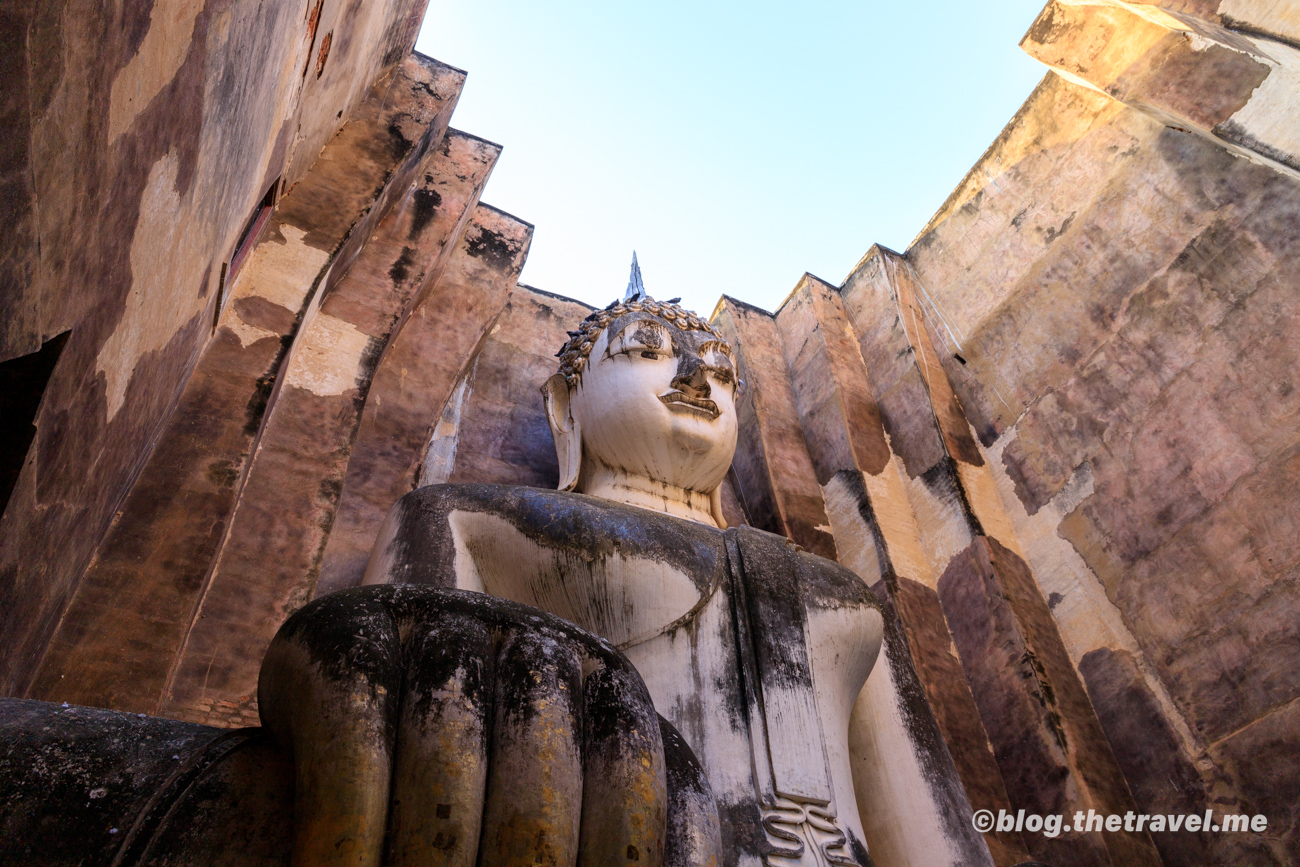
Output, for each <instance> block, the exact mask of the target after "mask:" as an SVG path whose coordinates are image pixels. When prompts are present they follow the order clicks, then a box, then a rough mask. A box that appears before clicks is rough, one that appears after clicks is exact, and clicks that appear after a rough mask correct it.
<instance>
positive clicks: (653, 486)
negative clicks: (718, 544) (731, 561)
mask: <svg viewBox="0 0 1300 867" xmlns="http://www.w3.org/2000/svg"><path fill="white" fill-rule="evenodd" d="M579 493H583V494H587V495H589V496H592V497H602V498H604V499H606V500H613V501H615V502H617V503H626V504H627V505H629V506H639V507H641V508H642V509H650V510H651V511H654V512H666V513H668V514H669V515H675V516H676V517H678V518H685V519H687V520H688V521H698V522H699V523H701V524H706V525H708V526H710V527H716V526H718V522H717V521H716V520H714V518H713V510H712V508H711V504H710V501H709V495H708V494H703V493H700V492H699V491H692V490H690V489H688V488H679V487H677V486H676V485H670V484H667V483H666V482H660V481H656V480H655V479H650V478H646V477H645V476H636V475H632V474H630V473H628V472H625V471H623V470H616V469H613V468H611V467H607V466H604V465H603V464H599V463H596V462H592V463H591V464H589V465H588V466H585V467H583V471H582V486H581V488H580V489H579Z"/></svg>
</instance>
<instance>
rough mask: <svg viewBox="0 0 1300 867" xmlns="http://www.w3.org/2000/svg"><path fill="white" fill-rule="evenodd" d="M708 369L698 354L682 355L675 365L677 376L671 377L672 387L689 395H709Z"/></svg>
mask: <svg viewBox="0 0 1300 867" xmlns="http://www.w3.org/2000/svg"><path fill="white" fill-rule="evenodd" d="M708 373H709V372H708V369H707V367H706V365H705V364H704V362H703V361H702V360H700V358H699V357H698V356H692V355H688V354H683V355H682V360H681V362H680V363H679V364H678V365H677V376H675V377H673V383H672V385H673V388H675V389H677V390H678V391H680V392H681V393H682V394H688V395H690V396H691V397H708V396H709V376H708Z"/></svg>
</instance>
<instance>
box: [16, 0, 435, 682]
mask: <svg viewBox="0 0 1300 867" xmlns="http://www.w3.org/2000/svg"><path fill="white" fill-rule="evenodd" d="M422 14H423V3H422V2H421V0H394V2H381V3H372V2H363V0H330V2H321V3H315V4H307V3H260V2H257V0H234V2H231V3H221V4H205V3H203V2H197V0H180V2H175V3H167V4H161V3H159V4H150V3H123V4H107V5H106V4H103V3H98V2H72V3H68V4H49V3H18V4H14V5H11V6H10V7H8V8H7V9H6V12H5V22H4V28H5V45H6V46H7V49H6V53H5V60H4V62H3V63H4V66H3V80H4V87H3V89H0V113H2V117H3V121H2V122H0V128H3V131H4V132H3V135H4V138H5V148H4V155H3V157H2V159H3V161H4V162H3V165H2V166H0V175H2V176H3V178H4V185H5V190H6V192H5V218H6V224H7V225H6V231H5V232H4V233H3V237H2V238H0V360H7V359H12V358H16V357H20V356H23V355H27V354H30V353H33V352H35V351H37V350H38V349H39V348H40V346H41V345H42V344H43V343H46V342H47V341H50V340H51V339H52V338H54V337H55V336H56V335H60V334H63V333H65V332H70V333H69V336H68V338H67V343H66V345H65V346H64V348H63V351H62V354H61V357H60V359H59V362H58V365H57V367H56V368H55V369H54V371H53V375H52V376H51V378H50V380H49V382H48V385H47V386H46V388H45V389H44V395H43V401H42V403H41V406H40V410H39V414H38V416H37V417H36V419H35V426H36V434H35V439H34V441H33V442H32V444H31V446H30V448H29V449H28V450H27V454H26V463H25V464H24V466H23V470H22V473H21V475H20V477H19V479H18V482H17V486H16V488H15V489H14V491H13V494H12V497H11V498H10V500H9V503H8V507H7V508H6V509H5V512H4V516H3V519H0V540H2V541H0V648H2V650H0V691H3V692H5V693H7V694H12V693H14V692H22V691H23V690H25V689H26V688H27V686H28V685H29V684H30V682H31V679H32V677H33V676H34V675H35V672H36V668H37V665H38V663H39V660H40V658H41V655H42V653H43V651H44V649H45V645H46V643H47V642H48V641H49V639H50V636H51V635H52V633H53V631H54V629H55V626H56V624H57V623H58V622H59V619H60V617H61V615H62V613H63V611H64V607H65V605H66V604H67V603H68V601H69V600H70V599H71V598H72V596H73V595H74V594H75V592H76V590H77V585H78V582H79V581H80V579H81V576H82V573H83V572H84V570H85V569H86V566H87V564H88V563H89V561H90V560H91V558H92V556H93V554H94V552H95V549H96V547H97V545H98V544H99V542H100V540H101V538H102V537H103V534H104V533H105V531H106V530H107V528H108V526H109V523H110V522H111V521H112V519H113V517H114V514H115V512H116V510H117V509H118V507H119V506H120V505H121V503H122V501H123V498H124V497H125V496H126V494H127V493H128V491H129V490H130V489H131V486H132V484H133V482H134V480H135V478H136V476H137V474H138V473H139V472H140V470H141V468H142V466H143V463H144V461H145V459H146V458H147V456H148V455H149V454H150V452H151V450H152V448H153V446H154V444H155V443H156V442H157V441H158V438H159V436H160V434H161V431H162V427H163V425H164V424H165V423H166V421H167V419H168V417H169V415H170V413H171V412H172V410H173V408H174V407H175V406H176V405H177V401H178V399H179V398H180V395H181V391H182V389H183V388H184V386H185V384H186V382H187V380H188V379H189V376H190V373H191V371H192V370H193V368H194V365H195V363H196V361H197V359H198V357H199V355H200V353H201V352H202V350H203V349H204V347H205V346H206V345H207V344H208V342H209V340H210V338H211V337H212V331H213V322H214V318H215V313H216V310H215V308H216V305H217V303H218V298H219V296H220V295H221V294H222V288H221V281H222V274H223V266H224V265H227V264H229V262H230V257H231V253H232V252H233V248H234V246H235V244H236V241H237V240H238V239H239V237H240V235H241V233H242V232H243V230H244V227H245V225H246V224H247V221H248V219H249V216H250V214H251V213H252V212H253V211H254V210H255V207H256V206H257V204H258V202H259V201H261V200H262V199H263V197H264V196H265V195H266V194H267V192H268V189H269V188H270V187H272V185H273V184H274V185H275V186H276V187H277V192H278V191H279V190H280V189H282V188H285V187H291V186H292V185H293V184H294V183H295V182H297V181H299V180H301V179H302V178H303V177H304V176H305V175H306V174H307V172H308V169H309V168H310V167H311V166H312V165H313V164H314V163H315V162H316V158H317V155H318V154H319V153H320V152H321V149H322V147H323V146H324V145H325V143H326V142H327V141H328V140H329V139H331V138H332V137H333V136H334V135H335V133H336V132H337V131H338V129H339V128H340V127H341V126H343V125H344V123H345V121H346V120H347V119H348V118H349V117H350V116H351V115H352V113H353V109H354V108H355V107H356V106H357V105H358V104H360V103H361V102H362V100H363V98H364V97H365V95H366V94H367V92H369V90H370V88H371V85H372V84H373V83H374V81H375V79H376V78H378V77H379V76H381V75H383V74H386V73H387V72H388V71H389V70H391V68H392V67H393V65H394V64H395V63H397V62H398V61H399V60H401V59H402V58H403V57H405V56H407V54H408V53H409V51H410V47H411V45H412V44H413V41H414V38H415V27H416V26H417V25H418V23H419V20H420V18H421V17H422ZM360 33H366V34H370V36H369V38H364V39H363V38H358V34H360ZM326 37H329V45H330V47H329V50H328V52H327V53H326V52H325V51H324V50H323V49H324V44H325V41H326ZM322 55H323V56H322ZM368 192H369V193H371V194H373V190H370V191H368ZM312 240H317V239H311V240H309V241H308V244H310V243H311V241H312ZM330 252H331V251H330V250H328V249H327V250H325V251H324V253H325V255H328V254H329V253H330ZM294 312H296V311H294Z"/></svg>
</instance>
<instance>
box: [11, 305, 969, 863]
mask: <svg viewBox="0 0 1300 867" xmlns="http://www.w3.org/2000/svg"><path fill="white" fill-rule="evenodd" d="M636 282H637V283H638V284H639V281H636ZM558 355H559V358H560V365H559V370H558V372H557V373H556V374H555V375H554V376H552V377H551V378H550V379H549V380H548V381H547V382H546V384H545V385H544V387H543V389H542V392H543V395H542V396H543V402H544V405H545V410H546V414H547V417H548V419H549V422H550V427H551V431H552V433H553V435H554V439H555V446H556V452H557V456H558V463H559V474H560V483H559V490H554V491H548V490H541V489H536V488H528V487H520V486H507V485H434V486H429V487H423V488H419V489H417V490H415V491H413V492H411V493H410V494H408V495H406V496H405V497H403V498H402V499H401V500H399V501H398V502H397V503H396V504H395V505H394V506H393V508H392V510H391V511H390V513H389V515H388V517H387V519H386V520H385V522H384V524H383V526H382V528H381V530H380V533H379V536H378V538H377V540H376V543H375V547H374V549H373V552H372V556H371V559H370V562H369V565H368V567H367V570H366V575H365V579H364V583H365V585H366V586H362V587H357V588H353V589H350V590H344V591H340V592H338V593H333V594H330V595H328V596H325V597H322V598H320V599H317V600H315V601H314V602H311V603H309V604H308V605H306V606H304V607H303V608H302V609H300V610H299V611H298V612H297V613H295V614H294V615H293V616H292V617H290V618H289V620H288V621H287V622H286V623H285V624H284V626H283V627H282V628H281V629H280V631H279V633H278V634H277V635H276V637H275V639H274V640H273V642H272V644H271V646H270V648H269V649H268V651H267V654H266V657H265V658H264V660H263V664H262V670H261V678H260V683H259V689H258V700H259V705H260V710H261V715H262V722H263V725H264V727H265V728H264V730H258V729H250V730H245V732H244V733H234V734H232V735H230V736H229V737H228V736H226V735H220V736H217V735H215V734H214V733H215V731H216V730H208V731H200V730H201V729H203V727H198V726H188V725H187V724H181V723H167V721H151V720H136V719H134V718H132V717H129V716H128V715H124V714H116V715H114V714H110V712H106V711H105V712H92V713H89V715H88V712H86V711H85V710H84V709H83V710H81V711H79V710H78V709H75V708H74V709H70V710H69V709H66V708H64V709H60V708H56V707H54V706H52V705H51V706H39V707H38V706H37V705H39V703H22V704H21V706H15V707H14V708H12V709H10V710H8V711H6V712H7V713H9V714H10V715H11V716H14V715H16V716H15V720H16V721H15V722H11V723H4V724H0V730H4V731H7V732H8V734H7V735H6V738H7V741H6V742H8V743H10V744H11V746H12V744H18V746H17V747H12V748H10V749H9V752H8V753H5V754H4V755H6V756H8V758H7V759H5V761H7V762H9V764H10V765H12V766H13V767H14V768H17V767H20V766H21V767H29V768H37V770H38V771H39V772H27V773H26V776H25V777H24V779H25V782H23V783H22V785H23V786H24V787H25V788H24V789H23V791H24V792H27V791H28V790H30V793H29V794H27V795H24V798H23V799H22V800H21V804H20V806H21V809H18V808H15V810H14V811H10V812H8V813H7V812H5V810H0V826H3V827H6V828H8V829H10V830H15V829H17V830H19V831H22V833H23V834H25V835H27V836H28V837H33V835H36V834H38V832H39V834H42V835H44V837H42V838H41V839H42V840H43V841H44V842H41V843H39V844H37V845H36V848H37V849H38V850H43V851H46V852H54V851H55V850H57V849H58V848H59V847H60V846H70V847H71V848H70V850H69V851H72V850H75V852H74V853H73V854H77V853H80V852H81V849H82V848H85V847H84V846H83V847H81V848H78V846H79V845H80V844H78V846H74V845H72V843H75V842H76V841H75V840H72V841H71V843H70V842H69V839H70V838H68V837H67V835H64V834H62V832H60V831H59V830H58V829H59V828H60V827H61V826H60V825H59V821H61V819H60V817H61V816H63V815H64V812H66V810H65V806H66V805H65V802H67V803H71V801H70V800H69V798H73V796H74V795H75V796H76V797H77V798H80V797H81V789H80V788H79V787H80V786H81V782H80V781H81V779H82V778H83V777H84V776H85V774H84V772H83V771H81V770H79V769H78V768H79V767H80V765H78V766H77V767H75V768H74V767H72V765H69V766H68V768H70V769H64V768H63V766H62V765H59V766H55V765H50V764H49V763H48V762H46V761H45V759H44V758H42V757H43V756H45V755H46V754H47V753H48V751H49V750H50V749H51V748H57V749H58V750H61V751H63V752H66V753H68V754H69V755H71V756H73V757H74V758H76V759H77V761H78V762H82V761H83V760H84V762H91V763H98V764H97V765H96V766H99V765H101V764H103V763H104V762H105V761H107V760H110V759H111V760H112V761H113V762H116V763H117V764H118V765H121V766H122V767H124V768H129V769H130V773H125V772H124V773H122V774H119V775H118V776H119V777H120V778H121V781H120V782H119V783H116V784H114V785H116V786H117V787H118V788H113V787H112V786H109V787H108V788H106V789H105V791H106V792H107V793H108V794H107V795H106V796H104V797H103V798H101V799H99V800H91V801H88V802H87V803H89V804H92V805H101V804H109V805H112V806H113V809H114V810H117V811H118V813H120V817H119V818H113V819H109V818H104V819H103V821H100V822H99V824H103V825H104V826H105V830H104V834H106V835H107V836H105V837H104V839H103V842H102V843H101V842H94V841H91V842H89V843H87V844H86V846H91V845H92V844H93V846H96V847H100V846H102V847H111V848H112V849H113V851H116V852H118V854H117V855H116V856H114V858H115V860H114V863H122V864H127V863H182V862H184V863H191V864H196V865H198V864H209V863H211V864H216V863H221V864H237V865H244V864H248V865H253V864H258V865H263V864H266V865H269V864H285V863H288V864H291V865H301V867H306V865H311V867H324V865H343V864H347V865H380V864H385V865H402V867H405V865H425V864H437V865H465V867H472V865H476V864H477V865H484V867H507V865H534V864H549V865H630V864H636V865H637V867H644V865H652V867H654V865H667V867H687V865H700V867H707V865H745V867H756V865H760V864H762V865H778V867H781V865H788V867H795V865H820V867H826V865H831V864H836V865H860V867H868V865H872V864H873V861H872V855H871V854H869V853H868V846H867V844H868V840H870V842H871V844H872V846H873V848H876V849H878V852H877V857H880V856H881V855H883V856H884V860H883V861H882V862H881V863H880V867H893V865H908V867H910V865H921V864H926V865H937V864H949V865H956V864H962V865H985V864H991V863H992V862H991V861H990V860H989V856H988V851H987V849H984V848H983V845H982V843H981V842H980V841H979V839H978V837H977V836H972V834H971V832H970V830H969V829H970V825H969V809H970V808H969V804H968V803H966V801H965V795H964V793H961V792H960V786H959V784H958V785H957V788H956V789H954V790H953V792H955V794H954V793H953V792H949V793H948V794H945V793H944V791H943V786H945V785H948V783H945V782H944V781H945V780H947V779H950V778H951V779H955V777H953V776H952V774H951V773H950V768H949V770H945V769H944V768H943V767H941V765H942V763H943V761H947V762H948V764H949V766H950V765H951V760H950V759H947V754H946V751H945V749H944V747H943V746H942V739H941V738H939V736H938V733H937V729H935V728H934V725H933V720H932V719H930V718H929V716H928V710H927V709H926V708H925V707H924V700H923V699H920V698H918V697H917V696H919V689H918V688H917V687H916V685H915V684H912V685H911V686H910V687H909V686H908V685H907V684H906V683H902V681H900V680H899V672H903V673H905V672H906V671H910V667H908V666H906V665H905V666H902V667H898V666H897V665H896V663H897V660H898V659H899V658H901V657H900V655H899V654H900V653H901V654H902V655H903V656H905V651H898V650H897V648H898V647H901V644H897V643H895V644H891V643H890V642H892V641H894V640H895V639H894V638H889V636H895V637H896V632H893V631H891V630H892V629H893V627H892V626H888V625H887V624H886V623H885V621H884V619H883V617H882V613H881V606H880V603H879V601H878V600H877V598H876V597H875V596H874V595H873V593H872V592H871V591H870V590H869V589H868V588H867V586H866V585H865V584H864V583H863V581H862V580H861V579H860V578H858V577H857V576H856V575H854V574H853V573H851V572H849V571H847V570H846V569H844V568H842V567H841V566H839V565H838V564H836V563H834V562H832V561H830V560H826V559H823V558H821V557H817V556H814V555H812V554H809V553H807V552H805V551H803V550H801V549H800V548H799V547H798V546H796V545H794V544H793V543H792V542H790V541H789V540H788V539H786V538H784V537H782V536H777V535H773V534H770V533H766V532H763V531H760V530H757V529H754V528H752V527H748V526H740V527H731V528H729V527H727V526H726V521H725V519H724V518H723V513H722V506H721V493H720V486H721V484H722V482H723V479H724V477H725V475H726V473H727V472H728V469H729V467H730V464H731V460H732V456H733V454H734V452H735V448H736V437H737V420H736V396H737V391H738V389H740V388H742V387H743V385H742V383H740V381H739V380H738V378H737V373H736V365H735V361H734V359H733V356H732V350H731V347H730V346H728V344H727V343H726V341H725V340H723V339H722V337H721V335H720V334H719V333H718V332H717V331H716V330H715V329H713V328H712V327H711V326H710V325H709V323H707V322H706V321H704V320H703V319H701V318H699V317H698V316H696V315H694V314H692V313H690V312H688V311H686V310H684V309H682V308H681V307H680V306H678V304H677V303H676V300H674V301H669V302H658V301H655V300H653V299H651V298H649V297H648V296H647V295H645V293H644V290H642V289H640V287H639V285H637V286H634V287H633V291H631V292H629V296H628V297H627V298H625V299H624V300H623V301H622V302H618V303H615V304H611V305H610V306H609V307H607V308H605V309H604V310H600V311H597V312H595V313H593V314H592V315H590V316H588V317H587V318H586V319H585V320H584V321H583V322H582V323H581V324H580V325H579V327H578V328H577V330H575V331H573V332H570V339H569V341H568V342H567V343H566V344H565V345H564V347H563V348H562V349H561V350H560V352H559V353H558ZM882 634H883V635H885V636H886V637H887V640H886V644H885V657H886V659H887V661H888V663H889V664H887V665H881V666H879V667H878V668H879V669H880V670H882V673H883V675H884V679H882V678H881V677H873V678H872V681H871V682H872V683H874V684H877V686H876V687H875V691H874V692H873V691H872V688H871V687H868V689H867V690H864V689H863V686H864V683H867V681H868V675H869V674H870V673H871V672H872V669H873V666H874V665H875V663H876V660H877V656H878V655H879V654H880V652H881V647H882ZM891 671H892V672H893V673H892V674H891ZM913 677H914V676H913ZM891 678H892V679H891ZM882 684H883V686H882ZM899 684H902V685H901V686H900V685H899ZM906 688H910V689H912V691H913V693H915V695H913V696H912V697H911V698H908V697H907V696H906V695H904V694H903V693H905V692H906ZM867 699H869V700H870V701H866V700H867ZM864 707H867V709H868V710H869V711H870V712H869V713H865V714H864V713H863V712H862V709H863V708H864ZM900 708H901V709H902V710H900ZM0 710H3V709H0ZM95 713H98V714H100V716H102V717H103V719H101V718H100V717H96V716H94V714H95ZM110 716H111V719H110V718H109V717H110ZM900 720H901V722H899V721H900ZM0 723H3V720H0ZM164 724H165V725H164ZM6 725H7V726H8V729H6V728H5V726H6ZM150 726H153V727H154V728H158V732H154V731H153V729H151V728H149V727H150ZM851 726H856V727H857V729H859V731H857V732H856V733H855V732H851V731H850V729H851ZM864 726H865V727H866V728H867V729H871V730H872V731H869V732H867V734H866V735H863V733H862V732H861V731H860V730H861V729H862V728H863V727H864ZM891 726H893V728H891ZM909 726H910V729H909V728H908V727H909ZM927 726H928V727H927ZM106 727H109V728H112V727H116V728H113V730H114V731H117V730H118V729H120V730H121V731H122V732H125V733H128V734H127V735H125V736H124V738H119V741H120V743H119V741H114V742H113V745H112V748H111V749H109V748H108V747H105V746H104V743H105V742H104V738H103V736H102V734H101V733H102V731H104V730H107V729H106ZM137 729H138V730H139V731H140V732H142V733H143V734H144V736H143V738H142V739H139V742H138V743H135V742H133V741H132V739H131V738H130V736H129V732H131V731H135V730H137ZM903 729H907V731H904V730H903ZM909 732H910V733H909ZM918 732H919V733H918ZM164 735H165V736H164ZM232 738H233V739H232ZM68 744H73V745H74V746H68ZM83 754H84V755H83ZM110 754H111V755H110ZM137 754H138V755H137ZM914 756H920V760H919V761H911V759H910V758H909V757H914ZM927 756H928V757H929V758H927ZM936 756H937V757H938V758H937V759H936V758H935V757H936ZM232 757H233V758H232ZM146 760H147V761H146ZM909 761H911V764H909V763H908V762H909ZM936 762H937V763H936ZM47 766H48V767H47ZM141 768H145V769H146V770H141ZM42 769H44V770H42ZM945 774H946V775H947V776H945ZM15 779H17V777H15ZM936 781H937V782H936ZM61 787H62V788H61ZM950 788H951V787H950ZM65 789H66V792H68V793H72V794H66V796H65V794H61V793H63V792H64V790H65ZM119 789H120V792H119ZM928 792H929V793H933V792H937V793H938V795H936V796H934V797H931V796H930V795H929V794H927V793H928ZM918 793H920V794H918ZM119 795H120V797H119ZM950 795H951V797H950ZM89 797H90V798H91V799H95V798H96V795H95V794H91V795H90V796H89ZM945 798H946V799H947V800H945ZM115 799H116V800H115ZM119 801H120V803H121V804H122V806H116V805H117V804H118V802H119ZM14 803H20V802H19V801H15V802H14ZM78 803H79V802H78ZM131 805H138V806H131ZM258 805H261V806H258ZM936 805H937V806H936ZM954 805H956V806H954ZM963 805H964V806H963ZM78 809H81V808H80V807H79V808H78ZM95 809H100V808H99V807H98V806H96V807H95ZM963 810H964V811H965V812H964V814H963V812H962V811H963ZM108 815H109V814H108V813H105V816H106V817H107V816H108ZM113 815H115V816H116V815H118V814H117V813H115V814H113ZM864 817H866V818H868V819H869V820H870V821H869V822H868V825H869V827H870V829H871V834H868V833H867V832H866V831H864ZM23 829H26V830H23ZM119 832H120V833H119ZM873 835H874V836H873ZM46 838H48V839H46ZM15 839H17V838H15ZM33 839H34V837H33ZM879 841H884V845H882V846H878V845H877V843H878V842H879ZM15 845H17V844H15ZM24 846H26V848H25V849H23V850H22V851H27V852H30V851H31V850H32V844H30V841H28V842H25V843H24ZM5 851H7V850H6V848H5V844H0V854H3V853H4V852H5ZM14 851H15V852H16V851H18V850H14ZM97 851H98V850H97ZM104 851H109V849H108V848H104ZM80 857H81V855H80V854H77V858H80ZM160 859H161V860H160ZM169 859H170V860H169ZM178 859H179V860H178ZM47 860H48V863H64V862H63V861H60V860H59V859H58V858H50V859H47ZM66 863H80V862H79V861H77V859H76V858H73V857H72V856H71V855H70V856H69V858H68V859H67V860H66Z"/></svg>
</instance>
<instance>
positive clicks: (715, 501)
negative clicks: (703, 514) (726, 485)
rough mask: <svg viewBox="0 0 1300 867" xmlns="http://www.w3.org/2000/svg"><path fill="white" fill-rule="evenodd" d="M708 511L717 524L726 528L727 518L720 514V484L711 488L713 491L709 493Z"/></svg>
mask: <svg viewBox="0 0 1300 867" xmlns="http://www.w3.org/2000/svg"><path fill="white" fill-rule="evenodd" d="M709 511H710V512H711V513H712V514H713V520H714V521H716V522H717V524H718V526H719V527H721V528H722V529H724V530H725V529H727V519H726V517H724V516H723V514H722V485H718V486H717V487H716V488H714V489H713V493H711V494H709Z"/></svg>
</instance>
